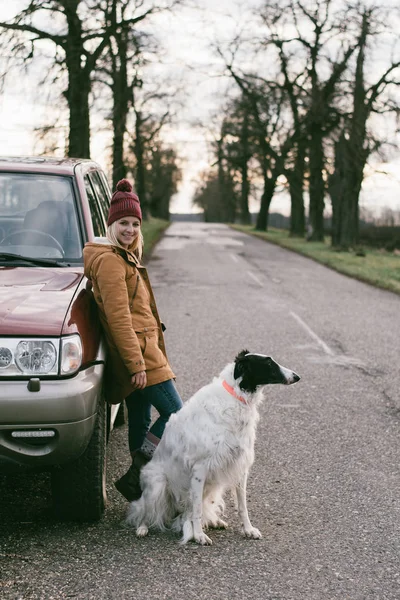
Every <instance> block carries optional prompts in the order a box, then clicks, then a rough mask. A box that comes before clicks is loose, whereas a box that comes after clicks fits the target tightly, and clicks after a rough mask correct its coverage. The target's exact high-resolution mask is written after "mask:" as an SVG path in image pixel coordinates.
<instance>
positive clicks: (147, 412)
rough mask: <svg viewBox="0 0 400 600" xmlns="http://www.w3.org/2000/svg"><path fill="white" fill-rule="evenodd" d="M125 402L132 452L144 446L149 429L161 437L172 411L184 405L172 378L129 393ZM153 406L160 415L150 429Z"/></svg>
mask: <svg viewBox="0 0 400 600" xmlns="http://www.w3.org/2000/svg"><path fill="white" fill-rule="evenodd" d="M125 402H126V407H127V409H128V437H129V450H130V451H131V452H134V451H135V450H139V448H141V447H142V444H143V442H144V439H145V437H146V434H147V433H148V432H149V431H150V433H152V434H153V435H155V436H156V437H158V438H161V436H162V434H163V433H164V429H165V425H166V424H167V421H168V419H169V418H170V416H171V415H172V413H174V412H177V411H178V410H179V409H180V408H182V406H183V403H182V400H181V397H180V396H179V394H178V392H177V389H176V387H175V384H174V382H173V380H172V379H169V380H168V381H163V383H157V384H156V385H150V386H148V387H146V388H144V390H136V391H135V392H132V393H131V394H129V396H128V397H127V398H126V399H125ZM152 406H154V408H155V409H156V411H157V412H158V414H159V417H158V419H157V420H156V421H155V423H154V424H153V426H152V427H151V429H150V424H151V407H152Z"/></svg>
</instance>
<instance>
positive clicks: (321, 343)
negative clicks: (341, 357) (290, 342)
mask: <svg viewBox="0 0 400 600" xmlns="http://www.w3.org/2000/svg"><path fill="white" fill-rule="evenodd" d="M289 314H290V315H291V316H292V317H293V318H294V319H296V321H297V322H298V323H299V325H301V326H302V327H303V329H305V330H306V331H307V333H308V334H309V335H310V336H311V337H312V338H313V340H315V341H316V342H317V344H318V345H319V346H321V348H322V350H323V351H324V352H325V354H328V356H335V353H334V351H333V350H331V348H329V346H328V345H327V344H325V342H324V341H323V340H321V338H320V337H318V335H317V334H316V333H315V332H314V331H313V330H312V329H311V328H310V327H309V326H308V325H307V323H305V322H304V321H303V319H302V318H301V317H299V315H296V313H294V312H293V311H290V313H289Z"/></svg>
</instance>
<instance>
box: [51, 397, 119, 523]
mask: <svg viewBox="0 0 400 600" xmlns="http://www.w3.org/2000/svg"><path fill="white" fill-rule="evenodd" d="M106 437H107V412H106V405H105V402H104V401H103V400H102V401H101V402H100V404H99V409H98V412H97V418H96V423H95V426H94V430H93V434H92V437H91V439H90V442H89V444H88V447H87V448H86V450H85V452H84V453H83V454H82V456H80V457H79V458H78V459H77V460H76V461H74V462H73V463H69V464H68V465H65V466H61V467H58V468H56V469H54V471H52V475H51V485H52V493H53V507H54V510H55V513H56V515H57V517H58V518H60V519H62V520H72V521H98V520H99V519H100V518H101V517H102V515H103V512H104V509H105V505H106V500H107V494H106Z"/></svg>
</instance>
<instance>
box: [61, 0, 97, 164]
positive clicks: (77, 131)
mask: <svg viewBox="0 0 400 600" xmlns="http://www.w3.org/2000/svg"><path fill="white" fill-rule="evenodd" d="M78 4H79V2H78V1H77V0H74V1H72V2H70V3H68V4H67V3H65V15H66V18H67V22H68V35H67V37H66V45H65V57H66V65H67V69H68V89H67V91H66V94H65V95H66V98H67V102H68V108H69V140H68V156H71V157H72V156H73V157H79V158H89V157H90V118H89V93H90V88H91V82H90V72H88V70H87V68H86V64H87V63H86V64H84V65H83V66H82V57H83V56H84V48H83V43H82V23H81V21H80V19H79V16H78V13H77V10H78ZM86 60H87V59H86Z"/></svg>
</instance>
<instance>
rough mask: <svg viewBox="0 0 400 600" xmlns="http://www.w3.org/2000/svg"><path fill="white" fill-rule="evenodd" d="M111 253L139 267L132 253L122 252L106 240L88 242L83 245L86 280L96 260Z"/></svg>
mask: <svg viewBox="0 0 400 600" xmlns="http://www.w3.org/2000/svg"><path fill="white" fill-rule="evenodd" d="M105 239H106V238H105ZM113 252H117V253H118V254H120V255H121V256H123V255H124V254H125V255H126V258H127V259H128V262H129V263H131V264H133V265H134V266H135V267H137V266H141V265H140V264H139V263H138V261H137V258H136V257H135V255H134V254H133V252H129V251H128V250H126V251H124V250H122V249H120V248H118V247H117V246H113V245H112V244H111V242H109V241H108V240H107V241H104V242H88V243H87V244H85V247H84V249H83V260H84V273H85V276H86V277H87V278H88V279H90V273H91V270H92V266H93V263H94V261H95V260H96V258H98V257H99V256H101V255H102V254H111V253H113Z"/></svg>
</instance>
